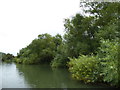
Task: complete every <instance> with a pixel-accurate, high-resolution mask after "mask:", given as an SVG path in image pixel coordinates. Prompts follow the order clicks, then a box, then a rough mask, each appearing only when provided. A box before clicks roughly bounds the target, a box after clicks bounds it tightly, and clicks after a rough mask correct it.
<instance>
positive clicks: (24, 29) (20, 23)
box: [0, 0, 81, 55]
mask: <svg viewBox="0 0 120 90" xmlns="http://www.w3.org/2000/svg"><path fill="white" fill-rule="evenodd" d="M79 3H80V0H0V52H5V53H12V54H14V55H16V54H17V52H19V50H20V49H21V48H24V47H26V45H28V44H29V43H30V42H31V41H32V40H33V39H35V38H37V36H38V35H39V34H44V33H49V34H51V35H56V34H57V33H59V34H61V35H63V34H64V26H63V24H64V22H63V21H64V19H65V18H69V17H72V16H73V15H75V14H76V13H79V12H80V11H81V10H80V8H79Z"/></svg>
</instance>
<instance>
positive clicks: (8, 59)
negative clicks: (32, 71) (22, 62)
mask: <svg viewBox="0 0 120 90" xmlns="http://www.w3.org/2000/svg"><path fill="white" fill-rule="evenodd" d="M0 58H1V60H2V61H4V62H11V61H12V60H13V58H14V56H13V55H12V54H10V53H7V54H6V53H2V52H0Z"/></svg>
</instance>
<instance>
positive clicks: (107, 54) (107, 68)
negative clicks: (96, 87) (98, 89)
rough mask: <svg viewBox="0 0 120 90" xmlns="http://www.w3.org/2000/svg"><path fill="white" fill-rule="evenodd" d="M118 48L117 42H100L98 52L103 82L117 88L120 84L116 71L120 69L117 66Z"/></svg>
mask: <svg viewBox="0 0 120 90" xmlns="http://www.w3.org/2000/svg"><path fill="white" fill-rule="evenodd" d="M118 47H119V43H118V41H117V40H113V41H110V40H101V47H100V48H99V52H98V56H99V57H100V65H101V67H100V68H101V75H102V76H103V81H104V82H107V83H110V84H111V85H112V86H113V85H114V86H118V84H119V82H120V78H119V71H118V69H119V68H120V66H119V65H118V64H119V61H118V54H119V53H118ZM119 85H120V84H119Z"/></svg>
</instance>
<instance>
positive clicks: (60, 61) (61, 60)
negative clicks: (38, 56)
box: [51, 54, 67, 68]
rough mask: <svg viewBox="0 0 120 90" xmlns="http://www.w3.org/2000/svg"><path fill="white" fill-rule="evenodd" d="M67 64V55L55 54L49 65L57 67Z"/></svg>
mask: <svg viewBox="0 0 120 90" xmlns="http://www.w3.org/2000/svg"><path fill="white" fill-rule="evenodd" d="M66 64H67V57H65V56H64V55H63V56H62V55H60V54H57V55H56V56H55V58H54V60H53V61H52V62H51V67H53V68H57V67H66Z"/></svg>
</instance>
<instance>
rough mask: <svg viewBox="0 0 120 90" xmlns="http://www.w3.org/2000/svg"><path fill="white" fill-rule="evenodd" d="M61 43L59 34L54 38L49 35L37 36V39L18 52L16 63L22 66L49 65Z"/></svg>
mask: <svg viewBox="0 0 120 90" xmlns="http://www.w3.org/2000/svg"><path fill="white" fill-rule="evenodd" d="M61 42H62V37H61V35H59V34H57V35H56V36H54V37H52V36H51V35H49V34H41V35H38V38H37V39H34V40H33V41H32V42H31V43H30V44H29V45H28V46H27V47H25V48H23V49H21V50H20V52H19V53H18V55H17V58H18V60H17V59H16V62H18V63H23V64H38V63H50V62H51V61H52V60H53V59H54V57H55V52H56V50H57V47H58V46H59V45H60V44H61ZM19 59H20V60H19Z"/></svg>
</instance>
